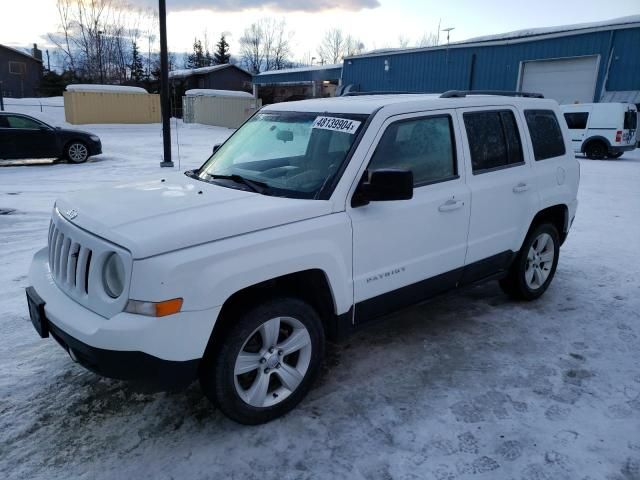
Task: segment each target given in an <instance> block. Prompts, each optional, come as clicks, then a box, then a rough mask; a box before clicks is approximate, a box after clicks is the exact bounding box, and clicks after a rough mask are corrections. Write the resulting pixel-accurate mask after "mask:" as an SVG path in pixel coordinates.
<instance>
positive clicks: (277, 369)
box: [200, 298, 324, 425]
mask: <svg viewBox="0 0 640 480" xmlns="http://www.w3.org/2000/svg"><path fill="white" fill-rule="evenodd" d="M207 353H208V354H207V355H205V358H204V360H203V364H202V367H201V372H200V383H201V385H202V387H203V390H204V392H205V394H206V395H207V397H208V398H209V399H210V400H211V401H213V402H214V403H215V404H216V405H218V407H219V408H220V410H222V412H223V413H224V414H225V415H227V416H228V417H229V418H231V419H233V420H235V421H237V422H239V423H243V424H248V425H256V424H260V423H265V422H268V421H270V420H273V419H274V418H277V417H279V416H281V415H284V414H285V413H287V412H289V411H290V410H291V409H293V408H294V407H295V406H296V405H297V404H298V403H299V402H300V401H301V400H302V399H303V398H304V396H305V395H306V394H307V392H308V391H309V389H310V388H311V385H312V383H313V380H314V378H315V377H316V375H317V373H318V370H319V367H320V364H321V361H322V358H323V355H324V330H323V327H322V323H321V321H320V318H319V317H318V314H317V313H316V312H315V310H314V309H313V308H311V307H310V306H309V305H307V304H306V303H304V302H302V301H301V300H298V299H294V298H281V299H275V300H271V301H268V302H266V303H263V304H261V305H259V306H257V307H255V308H253V309H251V310H249V311H248V312H247V313H246V314H243V315H240V317H239V318H238V319H237V321H236V322H235V323H234V324H233V325H232V326H231V327H230V328H229V329H228V331H227V333H226V336H225V338H224V340H223V342H222V344H221V346H220V347H219V348H218V349H217V351H213V352H207Z"/></svg>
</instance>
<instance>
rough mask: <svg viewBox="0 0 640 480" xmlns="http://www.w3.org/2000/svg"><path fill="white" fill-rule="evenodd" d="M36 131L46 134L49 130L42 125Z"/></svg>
mask: <svg viewBox="0 0 640 480" xmlns="http://www.w3.org/2000/svg"><path fill="white" fill-rule="evenodd" d="M38 130H40V131H41V132H48V131H50V130H51V129H50V128H49V127H45V126H44V125H40V127H38Z"/></svg>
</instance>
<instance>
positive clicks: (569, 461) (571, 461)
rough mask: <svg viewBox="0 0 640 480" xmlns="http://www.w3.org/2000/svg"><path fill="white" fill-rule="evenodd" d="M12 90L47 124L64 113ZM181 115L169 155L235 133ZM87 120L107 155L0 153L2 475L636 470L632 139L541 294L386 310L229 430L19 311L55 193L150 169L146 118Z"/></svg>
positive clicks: (592, 187) (638, 361)
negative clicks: (260, 416) (528, 299)
mask: <svg viewBox="0 0 640 480" xmlns="http://www.w3.org/2000/svg"><path fill="white" fill-rule="evenodd" d="M8 103H12V102H8ZM24 103H26V102H23V105H22V106H19V107H12V108H13V109H16V110H19V111H22V112H25V113H33V114H34V115H36V116H40V117H41V118H43V119H45V120H49V121H51V122H53V123H56V124H58V125H61V124H62V123H61V109H60V108H59V107H58V108H56V107H45V108H44V112H42V113H41V112H40V108H39V107H27V106H25V105H24ZM52 103H55V100H54V101H53V102H52ZM179 127H180V129H179V131H178V133H179V141H178V140H177V139H175V138H174V152H175V153H176V155H177V152H176V147H177V145H178V143H179V146H180V157H181V164H182V169H185V168H188V167H194V166H196V165H198V164H199V163H201V162H202V160H203V159H204V158H206V157H207V155H208V153H209V152H210V151H211V147H212V145H213V144H215V143H218V142H219V141H220V140H221V139H223V138H225V136H226V135H228V133H229V132H230V131H229V130H226V129H220V128H215V127H208V126H199V125H182V124H179ZM83 129H85V130H89V131H92V132H95V133H97V134H98V135H100V137H101V138H102V141H103V145H104V151H105V154H104V155H101V156H99V157H97V158H95V159H93V160H92V161H90V162H89V163H87V164H84V165H67V164H53V165H43V166H28V167H24V166H23V167H0V209H3V208H5V209H15V212H14V213H13V214H11V215H0V286H1V287H2V288H0V334H1V338H2V341H1V342H0V478H11V479H14V478H24V479H27V478H28V479H71V478H87V479H94V478H97V479H103V478H161V479H165V478H166V479H169V478H180V479H183V478H211V479H214V478H215V479H217V478H239V479H250V478H261V479H270V478H273V479H278V480H283V479H298V478H305V479H325V478H330V479H338V478H340V479H342V478H349V479H365V478H366V479H378V478H380V479H388V478H394V479H396V478H398V479H414V478H415V479H431V478H433V479H438V480H453V479H471V478H473V479H481V480H482V479H491V480H495V479H512V478H513V479H526V480H542V479H550V480H551V479H552V480H562V479H571V480H588V479H590V480H600V479H606V480H638V479H640V357H639V355H638V352H639V351H640V252H639V250H638V247H639V246H640V241H639V237H640V226H639V223H638V222H639V219H640V152H638V151H636V152H635V153H633V154H631V155H625V156H623V157H622V158H621V159H619V160H616V161H589V160H581V165H582V184H581V189H580V202H581V203H580V207H579V211H578V217H577V218H576V221H575V224H574V228H573V230H572V232H571V234H570V236H569V239H568V240H567V242H566V244H565V245H564V247H563V249H562V253H561V258H560V265H559V267H558V272H557V274H556V278H555V280H554V283H553V284H552V286H551V288H550V290H549V291H548V292H547V293H546V295H545V296H544V297H543V298H542V299H540V300H539V301H537V302H534V303H514V302H511V301H509V300H508V299H507V298H506V297H505V296H504V295H503V294H502V293H501V292H500V290H499V289H498V287H497V285H496V284H493V283H492V284H488V285H483V286H479V287H475V288H472V289H470V290H466V291H464V292H457V293H454V294H451V295H448V296H444V297H441V298H439V299H437V300H435V301H434V302H432V303H429V304H427V305H423V306H419V307H415V308H412V309H410V310H407V311H404V312H402V313H400V314H396V315H394V316H392V317H390V318H388V319H387V321H386V322H384V323H382V324H379V325H376V326H374V327H372V328H370V329H368V330H366V331H362V332H360V333H357V334H355V335H354V336H353V337H351V338H350V339H349V340H348V341H347V342H345V343H343V344H340V345H333V346H330V348H329V352H328V359H327V364H326V366H325V368H324V373H323V375H322V377H321V379H320V381H319V382H318V385H317V386H316V388H315V389H314V390H313V391H312V392H311V394H310V395H309V397H308V398H307V399H306V400H305V401H303V403H302V404H301V405H300V406H299V407H298V408H297V409H296V410H294V411H293V412H292V413H291V414H289V415H287V416H286V417H285V418H282V419H279V420H277V421H275V422H273V423H271V424H268V425H264V426H259V427H243V426H239V425H236V424H234V423H233V422H231V421H229V420H227V419H225V418H224V417H223V416H222V415H221V414H220V413H219V412H218V411H216V410H215V408H213V407H212V406H210V404H209V403H208V402H207V400H206V399H205V398H204V397H203V396H202V394H201V392H200V389H199V387H198V385H197V384H194V385H192V386H191V387H190V388H189V389H188V390H187V391H186V392H180V393H145V392H144V391H141V390H140V388H139V387H137V386H136V385H132V384H127V383H123V382H119V381H114V380H107V379H102V378H99V377H97V376H95V375H94V374H92V373H90V372H87V371H85V370H84V369H83V368H82V367H80V366H78V365H76V364H74V363H72V362H71V360H70V359H69V357H68V356H67V354H66V353H65V352H64V351H63V350H62V349H61V348H60V347H59V346H58V345H57V344H56V343H55V341H53V340H52V339H48V340H46V341H45V340H40V339H39V338H38V337H37V335H36V333H35V331H34V330H33V327H32V326H31V324H30V323H29V320H28V316H27V309H26V305H25V300H24V287H26V286H27V279H26V276H25V275H26V272H27V269H28V265H29V261H30V258H31V255H32V254H33V253H34V252H35V251H36V249H38V248H40V247H41V246H43V245H44V244H45V241H46V230H47V223H48V218H49V214H50V209H51V206H52V203H53V201H54V199H55V198H56V197H57V196H58V195H59V194H60V193H62V192H65V191H70V190H79V189H87V190H90V189H92V188H94V187H95V186H97V185H102V184H106V183H112V182H120V181H127V180H130V179H131V178H134V177H135V178H137V177H139V176H141V175H143V174H151V175H161V174H162V172H163V171H164V170H160V168H159V167H158V162H159V161H160V155H161V148H162V147H161V136H160V126H159V125H142V126H126V127H123V126H118V125H90V126H85V127H83ZM176 161H177V158H176ZM176 163H177V162H176Z"/></svg>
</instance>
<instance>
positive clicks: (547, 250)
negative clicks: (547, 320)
mask: <svg viewBox="0 0 640 480" xmlns="http://www.w3.org/2000/svg"><path fill="white" fill-rule="evenodd" d="M559 254H560V236H559V235H558V230H557V229H556V227H554V226H553V225H552V224H549V223H545V224H542V225H539V226H538V227H536V228H534V229H533V231H532V232H531V233H530V234H529V235H528V236H527V238H526V239H525V241H524V244H523V245H522V249H521V250H520V253H519V254H518V256H517V258H516V259H515V261H514V262H513V265H512V266H511V268H510V270H509V274H508V275H507V277H505V278H504V279H502V280H500V287H501V288H502V290H503V291H504V292H505V293H507V294H508V295H509V296H511V297H512V298H515V299H518V300H535V299H536V298H538V297H540V296H541V295H542V294H543V293H544V292H545V291H546V290H547V288H548V287H549V284H551V281H552V280H553V276H554V275H555V272H556V267H557V266H558V258H559Z"/></svg>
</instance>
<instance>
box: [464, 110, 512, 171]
mask: <svg viewBox="0 0 640 480" xmlns="http://www.w3.org/2000/svg"><path fill="white" fill-rule="evenodd" d="M464 125H465V129H466V130H467V139H468V140H469V150H470V152H471V165H472V167H473V173H482V172H484V171H487V170H492V169H496V168H500V167H506V166H508V165H512V164H519V163H522V162H523V161H524V160H523V155H522V143H521V141H520V133H519V132H518V126H517V124H516V120H515V117H514V116H513V112H511V111H510V110H502V111H483V112H471V113H465V114H464Z"/></svg>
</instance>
